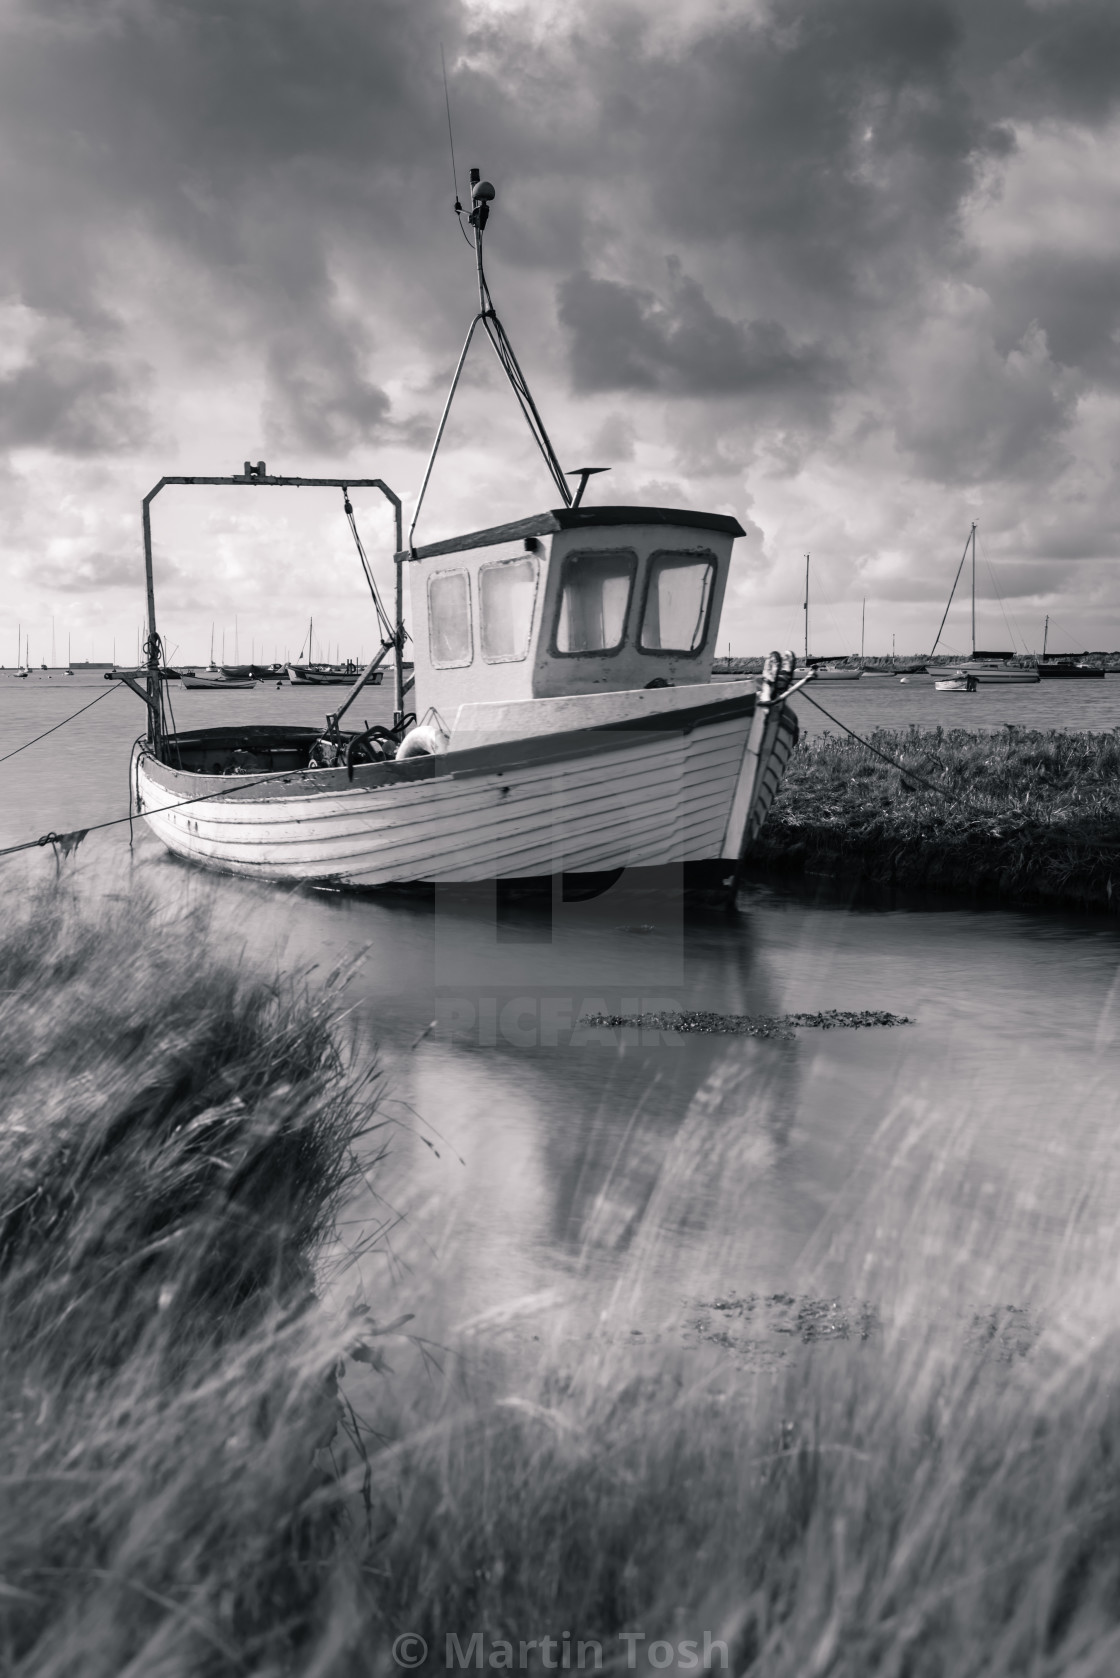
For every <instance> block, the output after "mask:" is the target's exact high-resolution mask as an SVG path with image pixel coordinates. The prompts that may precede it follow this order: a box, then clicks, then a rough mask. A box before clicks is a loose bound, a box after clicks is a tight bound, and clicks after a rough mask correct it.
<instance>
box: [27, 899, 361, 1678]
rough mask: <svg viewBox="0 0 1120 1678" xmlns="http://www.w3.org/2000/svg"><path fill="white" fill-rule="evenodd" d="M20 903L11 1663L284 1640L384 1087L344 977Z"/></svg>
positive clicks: (180, 1659)
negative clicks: (363, 1048) (336, 993)
mask: <svg viewBox="0 0 1120 1678" xmlns="http://www.w3.org/2000/svg"><path fill="white" fill-rule="evenodd" d="M13 907H14V905H13V903H12V901H11V900H9V904H8V909H9V914H8V918H7V921H6V923H5V925H4V928H3V931H2V934H0V992H2V993H3V994H2V996H0V1089H2V1091H3V1123H2V1125H0V1185H2V1187H0V1341H2V1344H3V1351H4V1358H3V1366H2V1369H0V1411H2V1414H3V1417H4V1426H3V1468H2V1471H0V1472H2V1476H3V1492H2V1496H0V1578H2V1579H3V1581H4V1583H3V1586H2V1587H0V1661H2V1662H3V1664H4V1667H5V1670H18V1671H23V1670H25V1669H26V1670H29V1671H35V1672H56V1671H57V1672H69V1671H74V1672H78V1671H82V1672H117V1671H125V1670H133V1667H132V1665H131V1664H130V1663H132V1662H138V1663H139V1665H137V1666H136V1668H135V1669H136V1670H138V1671H146V1672H152V1671H155V1670H160V1669H161V1663H166V1662H171V1666H170V1668H169V1669H170V1670H183V1671H186V1670H192V1669H193V1666H192V1663H193V1662H194V1661H196V1660H202V1659H203V1657H205V1659H206V1660H213V1659H219V1658H221V1659H226V1660H227V1661H228V1660H232V1659H233V1657H232V1655H231V1654H230V1653H229V1652H230V1651H231V1650H237V1652H238V1660H242V1659H244V1658H245V1655H246V1652H247V1651H255V1650H257V1648H258V1645H259V1646H260V1647H261V1648H263V1647H264V1646H265V1645H266V1644H267V1645H268V1647H270V1648H272V1647H274V1646H275V1647H278V1648H279V1647H284V1646H285V1644H286V1641H287V1637H288V1630H289V1627H290V1622H291V1620H292V1617H293V1615H294V1616H295V1618H296V1620H297V1621H298V1620H299V1618H300V1613H301V1610H303V1611H308V1610H309V1605H310V1603H311V1602H313V1601H314V1600H315V1599H316V1597H317V1593H318V1590H319V1588H320V1584H321V1580H320V1577H319V1574H318V1572H317V1571H316V1569H315V1566H314V1563H315V1560H316V1557H319V1558H320V1559H321V1556H322V1554H323V1553H324V1552H323V1549H322V1545H323V1543H324V1541H325V1534H326V1533H327V1532H328V1531H329V1529H330V1528H331V1527H332V1525H333V1523H334V1522H335V1521H336V1520H337V1519H338V1511H337V1510H330V1509H328V1510H327V1512H326V1514H325V1515H319V1514H317V1515H316V1516H315V1517H314V1518H311V1517H309V1516H308V1515H307V1514H306V1511H305V1508H304V1505H305V1504H306V1501H307V1499H308V1497H310V1495H311V1493H312V1492H313V1491H315V1490H317V1489H318V1487H319V1485H320V1482H321V1480H322V1476H323V1472H324V1470H323V1468H322V1465H321V1464H319V1465H317V1463H316V1457H315V1452H316V1442H317V1441H318V1442H320V1443H322V1442H325V1441H327V1440H329V1439H330V1438H331V1436H332V1435H333V1433H334V1431H335V1426H336V1420H337V1417H336V1400H335V1396H334V1391H333V1385H332V1383H333V1367H334V1356H335V1352H334V1350H333V1349H332V1347H331V1346H330V1345H329V1344H328V1343H327V1341H326V1339H325V1338H324V1335H325V1329H324V1326H323V1324H322V1323H321V1322H320V1321H319V1319H318V1317H317V1315H316V1311H315V1305H314V1294H313V1286H312V1284H313V1277H314V1267H315V1262H316V1259H317V1256H318V1255H319V1254H320V1251H321V1248H322V1245H323V1242H324V1240H325V1239H326V1238H327V1237H328V1236H329V1233H330V1230H331V1226H332V1220H333V1216H334V1213H335V1210H336V1208H337V1206H338V1204H339V1202H340V1200H341V1198H342V1197H343V1196H344V1195H345V1194H346V1193H347V1190H348V1185H349V1184H350V1182H351V1181H352V1179H353V1177H354V1174H355V1172H356V1170H357V1169H358V1158H357V1153H356V1149H357V1145H358V1143H359V1140H360V1139H361V1138H362V1135H363V1132H365V1131H366V1129H367V1126H368V1123H369V1119H368V1113H369V1106H370V1103H369V1100H368V1091H367V1090H366V1089H364V1088H363V1087H362V1076H361V1074H359V1073H357V1072H354V1071H351V1070H350V1069H349V1068H348V1066H347V1064H346V1062H345V1060H344V1057H343V1055H342V1052H341V1050H340V1047H339V1044H338V1042H337V1041H336V1037H335V1035H334V1033H333V1032H332V1029H331V1025H330V1011H331V1007H332V1001H331V997H330V994H329V992H328V993H325V994H321V995H320V996H318V997H313V996H312V995H311V994H310V993H309V992H308V991H307V990H306V989H305V988H304V987H302V986H301V985H300V983H299V981H298V980H295V981H289V982H277V983H265V982H263V981H262V980H261V979H260V978H259V977H255V976H253V975H252V974H251V973H249V972H247V971H244V970H242V968H241V967H240V965H239V963H238V961H237V960H236V958H235V957H234V956H232V955H231V953H230V952H229V950H228V949H225V950H223V949H222V948H221V946H220V944H219V941H218V939H217V938H216V936H215V935H214V934H213V933H212V931H211V929H210V928H208V926H207V925H206V923H205V921H204V920H202V919H201V918H200V917H197V916H185V917H169V916H167V915H163V914H161V913H160V912H159V910H158V909H157V907H156V905H155V904H154V903H153V902H151V901H148V900H146V899H145V898H144V897H143V895H135V896H133V897H131V898H130V899H129V900H127V901H125V902H123V903H121V902H117V903H112V902H110V903H107V904H106V905H104V906H103V907H102V908H101V909H100V910H99V911H95V910H91V909H90V908H89V907H88V906H87V907H85V908H80V907H79V905H78V904H77V903H76V902H75V901H73V900H72V899H71V898H70V897H69V896H68V894H67V893H66V892H65V891H64V890H59V889H55V890H52V891H46V892H40V893H37V894H32V895H31V896H30V898H29V899H27V900H25V901H24V902H23V904H22V906H21V907H20V908H19V909H18V910H16V912H15V913H12V909H13ZM367 1140H368V1138H367ZM327 1550H328V1552H329V1550H330V1543H329V1542H328V1544H327ZM309 1569H310V1570H311V1571H310V1572H309V1571H308V1570H309ZM222 1651H225V1652H226V1653H225V1655H222ZM234 1664H235V1665H236V1662H235V1663H234ZM232 1669H233V1668H232V1667H231V1670H232Z"/></svg>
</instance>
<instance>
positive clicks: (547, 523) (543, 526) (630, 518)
mask: <svg viewBox="0 0 1120 1678" xmlns="http://www.w3.org/2000/svg"><path fill="white" fill-rule="evenodd" d="M610 524H666V525H675V526H676V527H677V528H678V529H681V528H684V529H687V530H718V531H721V532H722V533H723V534H724V535H725V536H743V535H745V534H746V532H745V531H744V529H743V527H742V525H741V524H740V523H739V520H738V519H736V518H731V517H730V516H729V515H728V514H726V513H697V512H693V511H691V510H690V509H685V508H677V507H556V508H553V510H552V511H551V512H548V513H534V514H533V516H532V518H528V519H517V520H515V521H514V523H513V524H496V525H493V526H492V527H491V529H489V530H475V531H472V532H471V534H470V535H469V536H449V537H447V538H446V539H445V540H444V541H442V542H428V543H427V544H426V545H425V546H424V547H422V548H416V549H414V550H413V551H412V552H411V553H410V552H409V551H408V549H405V550H404V552H403V553H400V554H398V555H397V556H396V557H397V558H398V559H435V558H436V557H437V555H439V554H456V553H463V552H465V551H466V550H467V549H468V548H492V547H497V545H498V544H499V543H500V542H516V541H518V540H520V539H521V538H522V537H525V536H555V535H556V534H557V533H558V532H559V531H561V530H596V529H601V528H602V527H603V526H604V525H610Z"/></svg>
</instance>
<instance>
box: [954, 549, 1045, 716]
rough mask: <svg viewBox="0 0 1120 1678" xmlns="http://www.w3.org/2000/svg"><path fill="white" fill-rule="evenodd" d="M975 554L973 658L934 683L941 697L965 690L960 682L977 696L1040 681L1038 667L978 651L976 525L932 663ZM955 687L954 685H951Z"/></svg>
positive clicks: (1009, 655)
mask: <svg viewBox="0 0 1120 1678" xmlns="http://www.w3.org/2000/svg"><path fill="white" fill-rule="evenodd" d="M970 549H971V552H972V654H971V656H970V657H969V658H967V659H963V660H962V661H961V663H960V664H959V665H957V666H956V667H955V668H954V669H951V670H947V671H946V672H945V674H944V675H943V677H942V678H941V679H940V680H939V681H935V682H934V684H933V685H934V688H935V689H936V690H937V691H938V692H939V693H960V692H961V691H962V689H961V688H960V687H958V686H956V685H955V684H956V681H957V679H958V678H959V679H961V680H963V682H964V691H967V692H969V693H971V692H974V691H975V689H976V688H978V687H1008V686H1022V685H1024V684H1025V683H1028V682H1037V681H1038V679H1039V678H1038V669H1037V667H1036V666H1035V665H1033V664H1032V665H1021V664H1013V663H1012V662H1011V661H1012V660H1013V659H1014V658H1016V657H1017V656H1018V655H1017V654H1016V653H1015V652H1014V651H1012V652H988V651H985V650H983V649H978V648H977V645H976V522H975V520H973V523H972V527H971V529H970V530H969V533H968V536H967V537H966V539H965V544H964V552H963V553H962V554H961V561H960V564H959V565H958V566H957V574H956V576H955V577H954V578H953V586H952V588H951V589H950V590H949V599H948V601H947V603H946V606H945V611H944V613H943V614H942V618H941V627H940V629H938V631H937V635H936V637H935V638H934V643H933V649H932V651H931V652H930V655H929V656H930V659H931V660H932V658H933V656H934V653H936V651H937V643H938V641H940V639H941V631H942V630H943V629H944V628H945V620H946V618H947V617H948V616H949V607H950V606H951V605H952V604H953V596H954V594H955V593H956V592H957V584H958V583H959V582H960V578H961V572H962V571H963V569H964V562H965V560H966V559H967V558H968V555H969V550H970ZM950 684H953V685H950Z"/></svg>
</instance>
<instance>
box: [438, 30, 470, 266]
mask: <svg viewBox="0 0 1120 1678" xmlns="http://www.w3.org/2000/svg"><path fill="white" fill-rule="evenodd" d="M439 61H440V65H441V67H442V69H443V102H444V104H445V105H446V107H447V140H448V144H449V145H450V147H451V191H452V194H453V196H454V199H455V219H456V221H457V222H458V223H459V232H460V233H461V234H462V235H463V238H464V239H465V240H466V242H467V244H468V245H469V244H470V242H471V239H470V234H469V233H468V232H467V230H466V228H465V227H464V226H463V206H462V204H461V203H460V202H459V174H458V171H457V169H456V168H455V136H454V134H452V132H451V95H450V93H449V92H448V91H447V60H446V59H445V58H444V56H443V42H442V41H441V42H440V44H439Z"/></svg>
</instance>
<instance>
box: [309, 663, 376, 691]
mask: <svg viewBox="0 0 1120 1678" xmlns="http://www.w3.org/2000/svg"><path fill="white" fill-rule="evenodd" d="M285 668H286V670H287V675H288V680H289V682H292V683H293V684H295V685H296V686H299V685H300V684H301V683H302V684H303V685H304V686H307V687H353V685H354V682H355V680H356V678H357V677H358V675H359V674H360V667H359V666H358V665H356V664H355V665H349V666H347V667H345V668H344V667H342V666H338V665H335V666H331V665H321V664H315V665H307V664H289V665H286V666H285ZM384 679H385V672H384V670H375V671H374V672H373V675H372V676H371V677H370V686H372V687H380V685H381V683H382V682H383V681H384Z"/></svg>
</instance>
